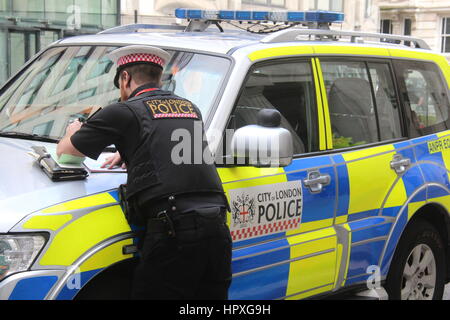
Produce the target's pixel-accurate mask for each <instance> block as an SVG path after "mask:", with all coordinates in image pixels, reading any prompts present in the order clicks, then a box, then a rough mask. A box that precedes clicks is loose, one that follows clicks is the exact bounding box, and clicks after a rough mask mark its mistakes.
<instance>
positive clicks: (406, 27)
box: [403, 18, 412, 46]
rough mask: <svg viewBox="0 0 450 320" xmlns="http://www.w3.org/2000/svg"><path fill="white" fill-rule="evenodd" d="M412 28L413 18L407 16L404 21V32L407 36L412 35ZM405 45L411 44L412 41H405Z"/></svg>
mask: <svg viewBox="0 0 450 320" xmlns="http://www.w3.org/2000/svg"><path fill="white" fill-rule="evenodd" d="M411 30H412V20H411V19H408V18H406V19H405V20H404V22H403V34H404V35H405V36H410V35H411ZM405 45H406V46H410V45H411V42H410V41H405Z"/></svg>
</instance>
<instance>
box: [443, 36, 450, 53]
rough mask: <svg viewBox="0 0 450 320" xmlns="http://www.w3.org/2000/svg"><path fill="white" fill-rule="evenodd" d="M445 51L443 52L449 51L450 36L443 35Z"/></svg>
mask: <svg viewBox="0 0 450 320" xmlns="http://www.w3.org/2000/svg"><path fill="white" fill-rule="evenodd" d="M444 39H445V40H444V41H445V51H444V52H450V37H445V38H444Z"/></svg>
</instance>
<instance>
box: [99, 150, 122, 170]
mask: <svg viewBox="0 0 450 320" xmlns="http://www.w3.org/2000/svg"><path fill="white" fill-rule="evenodd" d="M121 162H122V157H121V156H120V153H119V152H116V153H115V154H113V155H112V156H110V157H108V158H106V161H105V163H103V164H102V168H105V167H106V166H108V169H112V168H114V167H115V166H117V165H119V164H120V163H121ZM126 167H127V166H126V165H125V163H123V164H122V169H126Z"/></svg>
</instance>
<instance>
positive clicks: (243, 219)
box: [219, 58, 341, 299]
mask: <svg viewBox="0 0 450 320" xmlns="http://www.w3.org/2000/svg"><path fill="white" fill-rule="evenodd" d="M316 73H317V66H316V63H315V59H311V58H309V59H308V58H305V59H283V60H281V59H280V60H271V61H266V62H262V63H257V64H255V65H254V66H253V67H252V68H251V69H250V70H249V72H248V75H247V78H246V80H245V82H244V85H243V87H242V91H241V92H240V94H239V97H238V99H237V101H236V103H235V107H234V110H233V112H232V114H231V116H230V118H229V120H228V126H227V132H226V133H225V134H224V136H225V137H226V138H225V143H224V149H225V156H227V155H229V152H227V150H228V149H229V148H227V146H228V144H229V142H230V141H229V140H230V139H229V138H231V137H232V134H233V132H234V130H236V129H238V128H241V127H243V126H245V125H250V124H256V123H257V117H256V116H257V113H258V111H259V110H261V109H263V108H270V109H273V108H274V109H277V110H278V111H279V112H280V113H281V115H282V120H281V126H282V127H284V128H286V129H287V130H289V131H290V132H291V135H292V137H293V139H294V152H295V154H296V157H295V159H294V161H293V162H292V164H291V165H289V166H288V167H285V168H256V167H245V166H239V165H232V164H228V165H227V164H226V163H225V164H223V165H222V168H219V174H220V177H221V179H222V182H223V185H224V188H225V190H226V192H227V195H228V197H229V201H230V204H231V208H232V212H231V215H230V216H229V225H230V229H231V235H232V238H233V248H234V250H233V264H232V266H233V281H232V285H231V288H230V298H231V299H280V298H286V299H290V298H291V299H298V298H304V297H308V296H311V295H314V294H318V293H322V292H326V291H329V290H331V289H332V288H333V287H334V285H335V280H336V279H335V276H336V265H337V261H338V260H339V259H340V254H341V252H340V251H338V250H337V247H338V245H337V236H336V232H335V230H334V228H333V221H334V211H335V206H336V191H337V184H336V175H335V170H334V167H333V163H332V159H331V157H330V156H328V155H324V154H322V153H321V152H320V151H321V150H323V151H325V150H326V136H325V130H324V115H323V109H322V96H321V92H320V89H319V86H318V84H319V83H318V78H317V77H315V74H316ZM227 137H228V139H227ZM227 159H230V158H229V157H228V158H227Z"/></svg>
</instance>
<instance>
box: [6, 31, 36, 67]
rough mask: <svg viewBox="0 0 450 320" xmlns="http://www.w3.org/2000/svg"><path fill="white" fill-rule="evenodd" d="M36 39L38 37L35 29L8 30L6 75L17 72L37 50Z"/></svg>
mask: <svg viewBox="0 0 450 320" xmlns="http://www.w3.org/2000/svg"><path fill="white" fill-rule="evenodd" d="M37 40H38V37H37V33H36V32H35V31H20V30H9V32H8V48H9V52H10V61H9V68H8V75H12V74H14V73H15V72H17V71H18V70H19V69H20V68H21V67H22V66H23V65H24V64H25V62H26V61H27V60H28V59H30V58H31V57H32V56H33V55H34V54H35V53H36V52H37V51H38V50H39V45H38V42H37Z"/></svg>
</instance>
